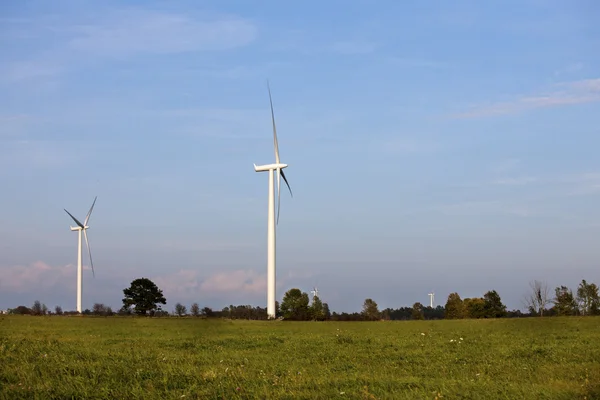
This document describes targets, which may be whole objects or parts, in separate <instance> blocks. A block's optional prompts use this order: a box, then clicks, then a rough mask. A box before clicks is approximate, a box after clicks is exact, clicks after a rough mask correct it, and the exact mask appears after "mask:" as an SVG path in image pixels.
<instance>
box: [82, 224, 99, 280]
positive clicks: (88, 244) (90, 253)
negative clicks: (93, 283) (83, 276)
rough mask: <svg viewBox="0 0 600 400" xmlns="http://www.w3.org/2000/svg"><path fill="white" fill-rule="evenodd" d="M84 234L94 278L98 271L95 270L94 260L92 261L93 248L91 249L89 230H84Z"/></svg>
mask: <svg viewBox="0 0 600 400" xmlns="http://www.w3.org/2000/svg"><path fill="white" fill-rule="evenodd" d="M83 236H84V237H85V244H86V245H87V249H88V254H89V255H90V266H91V267H92V275H93V276H94V278H95V277H96V273H95V272H94V262H93V261H92V250H91V249H90V242H89V241H88V237H87V232H86V230H85V229H84V230H83Z"/></svg>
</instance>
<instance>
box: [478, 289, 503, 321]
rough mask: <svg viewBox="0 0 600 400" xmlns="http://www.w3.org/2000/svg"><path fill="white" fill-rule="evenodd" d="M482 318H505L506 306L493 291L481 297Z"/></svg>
mask: <svg viewBox="0 0 600 400" xmlns="http://www.w3.org/2000/svg"><path fill="white" fill-rule="evenodd" d="M483 301H484V303H485V304H484V317H485V318H503V317H505V316H506V306H505V305H504V304H503V303H502V299H501V298H500V295H499V294H498V292H496V291H495V290H490V291H489V292H487V293H486V294H484V295H483Z"/></svg>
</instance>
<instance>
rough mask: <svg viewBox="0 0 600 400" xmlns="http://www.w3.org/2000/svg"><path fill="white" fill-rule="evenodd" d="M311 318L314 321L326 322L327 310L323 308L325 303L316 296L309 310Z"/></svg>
mask: <svg viewBox="0 0 600 400" xmlns="http://www.w3.org/2000/svg"><path fill="white" fill-rule="evenodd" d="M309 313H310V317H311V319H312V320H313V321H324V320H325V310H324V308H323V302H322V301H321V299H320V298H319V296H314V297H313V301H312V304H311V305H310V309H309Z"/></svg>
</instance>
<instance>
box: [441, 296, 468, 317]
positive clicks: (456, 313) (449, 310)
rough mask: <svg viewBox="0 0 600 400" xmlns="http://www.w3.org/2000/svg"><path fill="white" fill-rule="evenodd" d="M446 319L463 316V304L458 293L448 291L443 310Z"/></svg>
mask: <svg viewBox="0 0 600 400" xmlns="http://www.w3.org/2000/svg"><path fill="white" fill-rule="evenodd" d="M444 317H445V318H446V319H460V318H464V317H465V305H464V303H463V301H462V299H461V298H460V295H459V294H458V293H456V292H455V293H450V294H449V295H448V300H447V301H446V307H445V310H444Z"/></svg>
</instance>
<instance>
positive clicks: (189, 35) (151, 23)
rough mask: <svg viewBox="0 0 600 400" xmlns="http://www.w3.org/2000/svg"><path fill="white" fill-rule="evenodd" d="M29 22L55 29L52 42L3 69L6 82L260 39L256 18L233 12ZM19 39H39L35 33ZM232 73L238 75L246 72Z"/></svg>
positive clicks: (113, 14) (0, 75)
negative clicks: (97, 62)
mask: <svg viewBox="0 0 600 400" xmlns="http://www.w3.org/2000/svg"><path fill="white" fill-rule="evenodd" d="M26 25H27V26H29V30H30V31H32V32H38V33H40V32H43V33H44V34H45V35H46V36H48V32H51V33H52V35H49V36H51V37H52V44H51V45H49V44H46V45H45V46H41V47H40V46H38V48H39V50H38V51H37V52H36V51H32V52H30V53H29V54H28V55H27V56H26V58H24V59H21V60H17V59H14V60H12V61H11V62H9V63H6V65H5V66H3V67H0V81H2V82H10V83H21V82H23V81H28V80H31V79H41V78H46V79H47V78H49V77H55V76H57V75H59V74H61V73H63V72H66V71H70V70H72V69H73V68H77V67H80V66H82V65H84V64H86V63H89V62H94V60H96V59H97V58H102V57H109V58H121V59H122V58H131V57H135V56H139V55H144V54H157V55H164V54H175V53H184V52H200V51H225V50H229V49H234V48H237V47H240V46H245V45H248V44H249V43H251V42H253V41H254V40H256V38H257V37H258V28H257V26H256V25H255V24H254V23H253V22H252V21H250V20H248V19H244V18H241V17H237V16H233V15H223V14H218V15H216V14H201V15H197V14H196V15H189V14H175V13H165V12H157V11H151V10H145V9H141V8H139V9H135V8H129V9H119V10H109V11H106V12H103V13H99V16H97V17H94V18H93V19H92V20H91V21H89V22H88V21H86V22H81V20H78V21H77V22H73V21H70V20H66V19H64V18H62V19H60V20H59V19H58V18H46V17H43V16H42V17H38V18H37V19H32V20H27V21H26ZM40 35H41V33H40ZM21 39H23V40H29V41H30V42H31V41H33V40H37V38H36V36H35V35H34V34H33V33H32V36H31V37H30V38H27V37H25V38H21ZM24 43H25V44H27V43H29V42H24ZM32 46H33V45H31V46H30V47H32ZM32 48H35V47H32ZM240 68H242V67H240ZM228 74H229V75H231V76H239V75H240V74H243V70H242V69H238V70H235V71H229V72H228Z"/></svg>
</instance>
